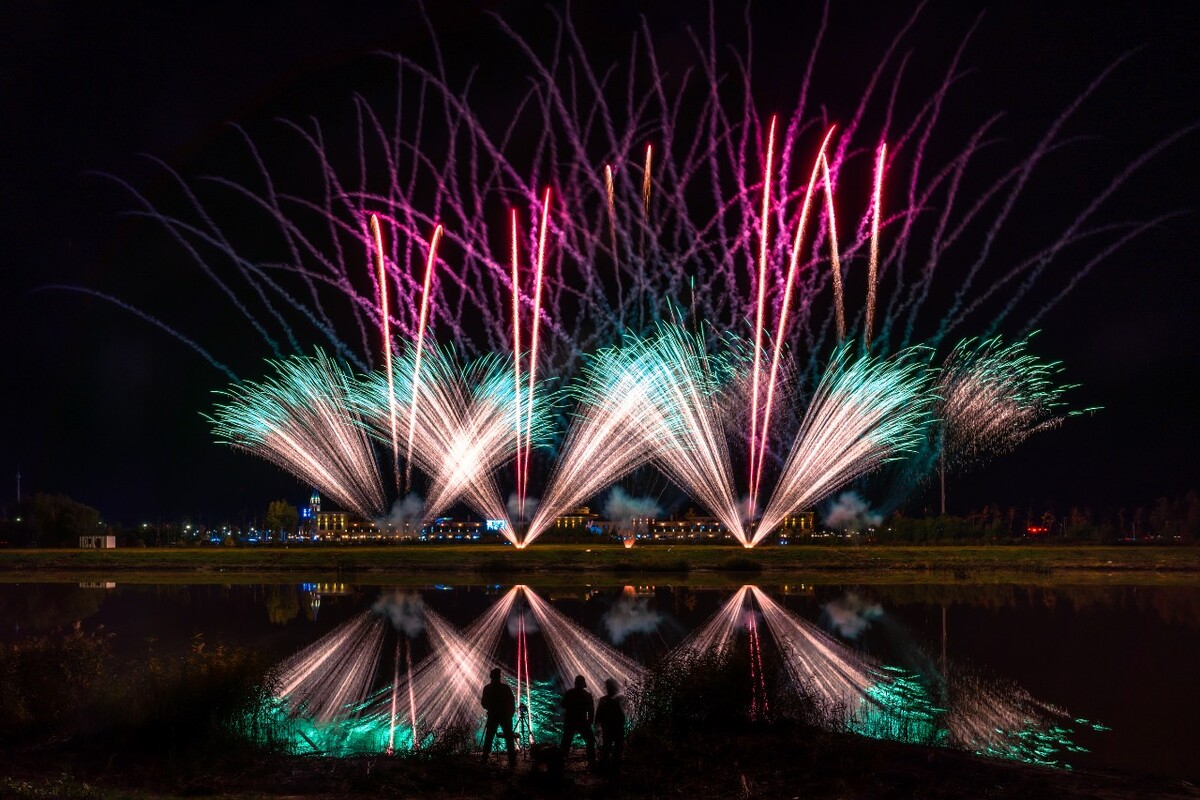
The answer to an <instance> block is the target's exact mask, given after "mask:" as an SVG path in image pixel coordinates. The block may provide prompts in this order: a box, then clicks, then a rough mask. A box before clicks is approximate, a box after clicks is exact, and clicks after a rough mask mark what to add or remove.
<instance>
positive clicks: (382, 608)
mask: <svg viewBox="0 0 1200 800" xmlns="http://www.w3.org/2000/svg"><path fill="white" fill-rule="evenodd" d="M373 608H374V611H375V613H376V614H384V615H386V616H387V617H388V619H390V620H391V621H392V625H393V627H395V629H396V630H398V631H400V632H402V633H404V634H405V635H407V636H408V638H410V639H415V638H416V637H418V636H420V635H421V631H423V630H425V601H424V600H422V599H421V595H419V594H416V593H415V592H393V593H391V594H386V595H383V596H381V597H380V598H379V599H378V600H376V601H375V605H374V606H373Z"/></svg>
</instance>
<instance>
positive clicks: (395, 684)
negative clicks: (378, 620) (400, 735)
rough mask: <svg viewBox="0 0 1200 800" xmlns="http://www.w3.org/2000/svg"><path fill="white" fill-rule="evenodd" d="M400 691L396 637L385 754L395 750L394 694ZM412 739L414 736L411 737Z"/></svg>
mask: <svg viewBox="0 0 1200 800" xmlns="http://www.w3.org/2000/svg"><path fill="white" fill-rule="evenodd" d="M399 693H400V639H399V637H397V639H396V654H395V655H394V656H393V657H392V709H391V714H390V715H389V719H388V743H387V754H388V755H391V754H392V753H394V752H396V696H397V695H398V694H399ZM413 738H414V741H415V739H416V737H413Z"/></svg>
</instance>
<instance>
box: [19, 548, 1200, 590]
mask: <svg viewBox="0 0 1200 800" xmlns="http://www.w3.org/2000/svg"><path fill="white" fill-rule="evenodd" d="M438 576H453V577H455V578H460V577H462V578H474V579H477V580H478V581H479V582H485V579H491V580H495V581H496V582H502V583H512V582H521V581H522V580H523V579H529V578H536V579H537V580H538V581H541V582H551V583H559V584H568V583H571V582H574V583H576V584H582V583H620V582H621V581H622V578H623V577H625V576H640V577H643V578H645V577H653V578H655V579H657V580H659V581H660V582H663V583H688V584H695V585H709V584H712V585H726V584H727V585H736V584H740V583H747V582H753V581H754V580H763V579H766V580H771V581H774V580H776V579H784V578H795V577H796V576H809V577H811V578H813V579H816V580H819V582H821V583H832V582H862V583H872V582H889V583H890V582H906V583H908V582H931V583H963V582H967V583H1001V582H1019V583H1046V584H1053V583H1063V582H1068V583H1076V582H1084V583H1137V584H1156V583H1157V584H1185V585H1200V547H1190V546H1184V545H1146V544H1138V545H1121V546H1111V545H1065V544H1063V545H1060V544H1037V545H1025V544H1012V545H1010V544H991V545H950V544H946V545H940V544H931V545H916V546H914V545H879V544H869V545H833V546H830V545H815V544H811V545H810V544H793V545H788V546H778V545H766V546H760V547H757V548H754V549H746V548H743V547H740V546H736V545H735V546H727V545H707V544H703V545H691V544H651V545H639V546H636V547H633V548H631V549H626V548H624V547H622V546H621V545H620V544H619V543H612V544H610V543H598V544H553V543H544V544H542V543H539V544H535V545H533V546H531V547H529V548H528V549H526V550H522V551H517V550H514V549H513V548H512V547H511V546H506V545H496V544H470V545H459V544H404V545H389V546H359V545H308V544H306V545H297V546H290V547H283V546H268V547H264V546H249V547H244V546H243V547H223V546H206V547H162V548H153V547H149V548H143V547H139V548H118V549H113V550H88V549H8V550H0V582H7V583H14V582H24V581H38V580H46V581H52V582H59V581H73V580H79V581H86V580H114V579H117V578H120V579H121V580H124V581H126V582H148V583H152V582H156V581H162V582H170V583H175V582H187V581H188V580H192V581H194V582H203V583H221V582H230V581H232V582H237V583H243V582H248V581H250V580H255V579H257V580H262V581H269V580H270V579H272V578H274V579H276V580H289V579H295V578H297V577H303V578H306V579H309V580H342V581H348V582H355V583H406V582H412V583H418V584H419V583H425V582H428V580H429V579H432V578H436V577H438Z"/></svg>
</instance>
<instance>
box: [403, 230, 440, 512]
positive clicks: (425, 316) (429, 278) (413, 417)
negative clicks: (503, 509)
mask: <svg viewBox="0 0 1200 800" xmlns="http://www.w3.org/2000/svg"><path fill="white" fill-rule="evenodd" d="M441 240H442V226H441V225H438V226H437V227H436V228H434V229H433V238H432V239H430V241H429V259H428V260H427V261H426V262H425V284H424V288H423V290H422V291H421V318H420V321H419V322H418V323H417V351H416V355H415V356H414V360H415V364H414V367H413V385H412V400H411V401H410V402H411V406H410V407H409V410H408V450H407V454H406V455H405V457H404V483H405V485H406V486H408V487H409V489H411V488H412V449H413V434H414V433H415V432H416V425H417V398H418V397H420V395H421V391H420V383H421V356H422V355H423V354H424V351H425V326H426V325H427V324H428V322H429V290H430V287H431V286H432V283H433V265H434V262H435V261H436V260H437V248H438V242H440V241H441Z"/></svg>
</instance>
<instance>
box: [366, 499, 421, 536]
mask: <svg viewBox="0 0 1200 800" xmlns="http://www.w3.org/2000/svg"><path fill="white" fill-rule="evenodd" d="M424 520H425V501H424V500H422V499H421V498H420V497H418V496H417V495H416V493H412V494H409V495H408V496H406V497H400V498H397V499H396V502H394V503H392V510H391V511H389V512H388V513H387V516H385V517H377V518H376V519H375V526H376V527H377V528H381V529H382V528H400V529H403V528H404V527H405V526H411V527H412V528H414V529H416V528H419V527H421V523H422V522H423V521H424Z"/></svg>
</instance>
